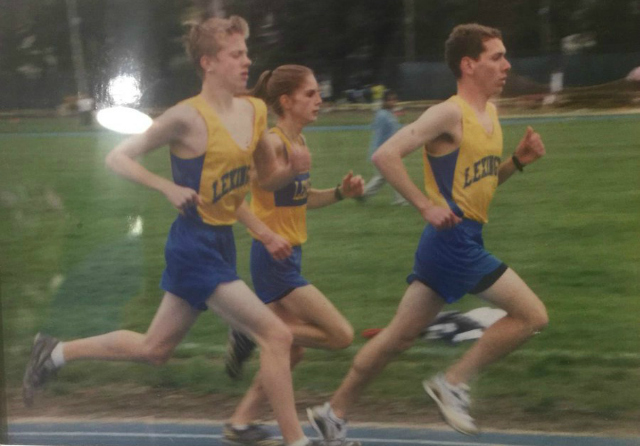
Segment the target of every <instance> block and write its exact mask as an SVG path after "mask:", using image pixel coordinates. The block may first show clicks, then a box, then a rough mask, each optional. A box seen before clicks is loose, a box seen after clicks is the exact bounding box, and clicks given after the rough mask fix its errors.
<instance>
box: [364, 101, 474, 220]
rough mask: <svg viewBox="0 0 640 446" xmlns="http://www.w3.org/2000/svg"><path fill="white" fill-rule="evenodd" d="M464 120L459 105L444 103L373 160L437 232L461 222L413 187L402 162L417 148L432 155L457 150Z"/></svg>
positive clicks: (400, 133) (396, 137) (388, 143)
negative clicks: (462, 120)
mask: <svg viewBox="0 0 640 446" xmlns="http://www.w3.org/2000/svg"><path fill="white" fill-rule="evenodd" d="M461 119H462V111H461V110H460V108H459V107H458V106H457V105H456V104H454V103H452V102H442V103H440V104H438V105H435V106H433V107H431V108H429V109H427V111H425V112H424V113H423V114H422V115H421V116H420V117H419V118H418V119H417V120H416V121H414V122H413V123H411V124H409V125H407V126H406V127H404V128H402V129H400V130H399V131H398V132H397V133H396V134H395V135H393V136H392V137H391V138H389V139H388V140H387V141H386V142H385V143H384V144H383V145H382V146H381V147H380V148H379V149H378V150H377V151H376V152H375V153H374V154H373V158H372V160H373V163H374V164H375V165H376V167H377V168H378V169H379V170H380V172H381V173H382V175H383V176H384V177H385V178H386V180H387V181H389V183H390V184H391V185H392V186H393V187H394V188H395V189H396V190H397V191H398V192H400V194H402V196H403V197H404V198H406V199H407V200H408V201H409V202H411V204H413V205H414V206H415V207H416V208H417V209H418V211H419V212H420V214H421V215H422V217H423V218H424V219H425V221H427V222H429V223H431V224H432V225H433V226H435V227H436V228H437V229H444V228H450V227H452V226H454V225H456V224H458V223H459V222H460V221H461V220H460V218H459V217H457V216H456V215H455V214H454V213H453V212H452V211H451V210H450V209H448V208H443V207H439V206H436V205H435V204H434V203H433V202H432V201H431V200H430V199H429V198H428V197H427V196H426V195H425V194H424V193H423V192H422V191H421V190H420V188H418V186H416V185H415V184H414V183H413V181H412V180H411V178H410V177H409V173H408V172H407V169H406V168H405V166H404V164H403V163H402V158H404V157H405V156H407V155H409V154H410V153H412V152H414V151H415V150H416V149H418V148H424V150H427V151H428V152H429V153H430V154H432V155H444V154H446V153H448V152H450V151H452V150H455V148H456V147H457V145H458V144H459V142H460V138H461V134H462V129H461Z"/></svg>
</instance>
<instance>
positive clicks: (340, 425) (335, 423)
mask: <svg viewBox="0 0 640 446" xmlns="http://www.w3.org/2000/svg"><path fill="white" fill-rule="evenodd" d="M307 418H308V419H309V423H311V426H313V428H314V429H315V431H316V432H317V433H318V435H320V437H321V438H323V439H324V440H330V441H333V440H339V441H340V440H341V441H344V440H345V439H346V438H347V422H346V421H345V420H341V419H340V418H338V417H336V416H335V414H334V413H333V410H332V409H331V406H330V405H329V403H328V402H327V403H324V405H322V406H314V407H309V408H307ZM338 444H339V443H338Z"/></svg>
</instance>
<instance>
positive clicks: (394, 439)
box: [8, 421, 640, 446]
mask: <svg viewBox="0 0 640 446" xmlns="http://www.w3.org/2000/svg"><path fill="white" fill-rule="evenodd" d="M272 429H273V430H274V432H277V430H276V428H275V427H272ZM8 432H9V444H10V445H50V446H53V445H66V446H75V445H100V446H176V445H179V446H222V445H223V443H222V441H221V433H222V425H221V424H218V423H206V424H204V423H184V424H178V423H165V422H162V423H160V422H115V421H114V422H100V423H93V422H92V423H89V422H69V421H65V422H37V421H25V422H13V423H9V425H8ZM307 434H308V435H309V436H312V433H311V431H310V430H307ZM349 436H350V438H352V439H354V440H356V439H357V440H360V441H361V442H362V443H363V445H365V446H368V445H371V446H377V445H389V446H396V445H400V446H426V445H436V446H640V437H637V438H610V437H594V436H585V435H575V434H545V433H530V432H527V433H514V432H484V433H482V434H481V435H479V436H477V437H467V436H464V435H462V434H458V433H457V432H454V431H452V430H441V429H439V428H428V429H427V428H417V427H416V428H409V427H397V426H395V427H385V426H376V427H372V426H367V425H359V426H353V427H351V428H350V430H349Z"/></svg>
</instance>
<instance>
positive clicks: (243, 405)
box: [229, 345, 304, 426]
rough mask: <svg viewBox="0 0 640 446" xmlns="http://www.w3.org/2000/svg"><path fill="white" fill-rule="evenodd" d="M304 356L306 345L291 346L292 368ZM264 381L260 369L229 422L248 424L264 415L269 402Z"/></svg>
mask: <svg viewBox="0 0 640 446" xmlns="http://www.w3.org/2000/svg"><path fill="white" fill-rule="evenodd" d="M303 356H304V347H301V346H299V345H293V346H292V347H291V370H293V368H294V367H295V366H296V365H297V364H298V363H299V362H300V361H301V360H302V357H303ZM262 382H263V378H262V376H261V373H260V370H258V373H256V376H255V377H254V378H253V382H252V383H251V386H250V387H249V389H248V390H247V392H246V393H245V394H244V396H243V397H242V400H241V401H240V404H238V406H237V407H236V409H235V410H234V412H233V415H231V418H229V423H231V424H232V425H234V426H236V425H248V424H251V423H253V422H254V421H255V420H258V419H260V418H261V417H262V414H263V413H264V408H265V403H266V402H267V394H266V393H265V391H264V389H263V387H262Z"/></svg>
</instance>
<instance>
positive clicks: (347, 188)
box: [307, 171, 364, 209]
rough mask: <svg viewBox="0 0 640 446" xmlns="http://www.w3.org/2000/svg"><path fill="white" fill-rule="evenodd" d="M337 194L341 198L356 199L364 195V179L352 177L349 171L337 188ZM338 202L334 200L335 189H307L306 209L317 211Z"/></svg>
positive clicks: (356, 176)
mask: <svg viewBox="0 0 640 446" xmlns="http://www.w3.org/2000/svg"><path fill="white" fill-rule="evenodd" d="M338 189H339V194H340V195H341V196H342V197H343V198H356V197H361V196H362V195H363V194H364V179H363V178H362V176H360V175H354V174H353V172H352V171H349V173H347V174H346V175H345V176H344V177H343V178H342V181H341V182H340V185H339V186H338ZM338 201H339V200H338V199H337V198H336V189H335V188H331V189H309V196H308V197H307V208H308V209H318V208H321V207H325V206H328V205H330V204H333V203H337V202H338Z"/></svg>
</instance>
